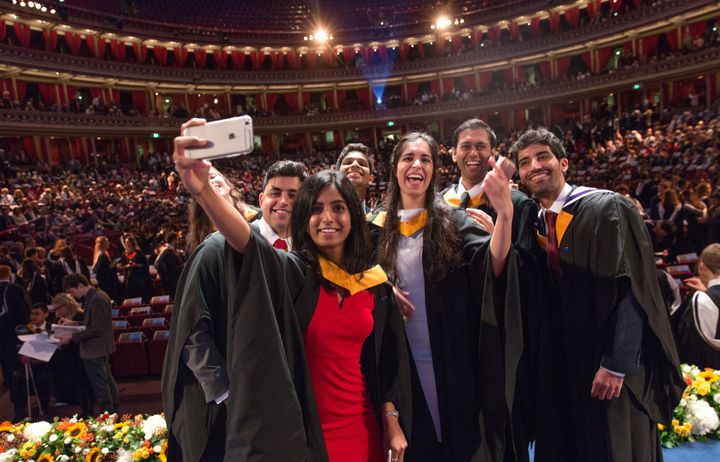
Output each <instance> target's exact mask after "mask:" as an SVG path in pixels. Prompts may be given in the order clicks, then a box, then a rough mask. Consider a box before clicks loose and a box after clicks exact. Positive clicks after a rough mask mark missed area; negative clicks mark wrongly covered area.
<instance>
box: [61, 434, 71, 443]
mask: <svg viewBox="0 0 720 462" xmlns="http://www.w3.org/2000/svg"><path fill="white" fill-rule="evenodd" d="M63 443H65V444H70V443H72V438H70V437H69V436H68V437H67V438H65V441H63Z"/></svg>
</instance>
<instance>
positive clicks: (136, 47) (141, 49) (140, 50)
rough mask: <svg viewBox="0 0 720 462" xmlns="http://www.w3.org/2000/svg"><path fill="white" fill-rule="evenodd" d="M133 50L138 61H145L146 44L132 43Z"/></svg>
mask: <svg viewBox="0 0 720 462" xmlns="http://www.w3.org/2000/svg"><path fill="white" fill-rule="evenodd" d="M133 51H134V52H135V59H137V62H138V63H140V64H144V63H145V62H146V61H147V45H141V44H139V43H133Z"/></svg>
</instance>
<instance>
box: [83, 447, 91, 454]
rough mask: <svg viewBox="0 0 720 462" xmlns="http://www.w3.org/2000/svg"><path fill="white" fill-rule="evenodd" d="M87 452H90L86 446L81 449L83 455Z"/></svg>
mask: <svg viewBox="0 0 720 462" xmlns="http://www.w3.org/2000/svg"><path fill="white" fill-rule="evenodd" d="M88 452H90V449H88V448H85V449H83V450H82V453H83V454H84V455H87V454H88Z"/></svg>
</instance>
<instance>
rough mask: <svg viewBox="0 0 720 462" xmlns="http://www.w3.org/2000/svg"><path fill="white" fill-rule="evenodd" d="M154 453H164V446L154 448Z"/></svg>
mask: <svg viewBox="0 0 720 462" xmlns="http://www.w3.org/2000/svg"><path fill="white" fill-rule="evenodd" d="M153 451H155V452H156V453H159V452H160V451H162V446H160V445H156V446H154V447H153Z"/></svg>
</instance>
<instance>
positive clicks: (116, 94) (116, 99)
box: [111, 90, 120, 104]
mask: <svg viewBox="0 0 720 462" xmlns="http://www.w3.org/2000/svg"><path fill="white" fill-rule="evenodd" d="M111 94H112V100H113V103H115V104H120V90H112V92H111Z"/></svg>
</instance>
